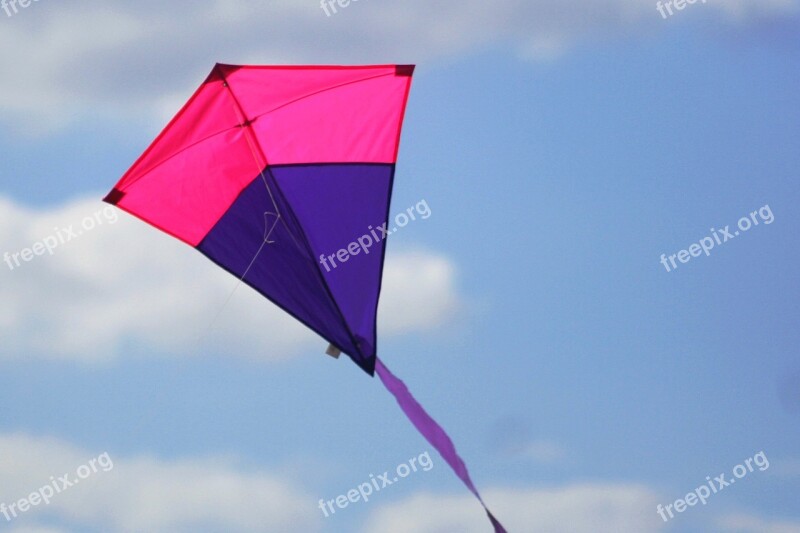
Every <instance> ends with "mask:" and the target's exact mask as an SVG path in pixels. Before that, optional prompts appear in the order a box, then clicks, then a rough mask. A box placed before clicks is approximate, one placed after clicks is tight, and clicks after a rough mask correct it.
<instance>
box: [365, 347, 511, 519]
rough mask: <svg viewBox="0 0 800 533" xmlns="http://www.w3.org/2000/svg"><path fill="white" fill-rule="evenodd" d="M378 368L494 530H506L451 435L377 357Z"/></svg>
mask: <svg viewBox="0 0 800 533" xmlns="http://www.w3.org/2000/svg"><path fill="white" fill-rule="evenodd" d="M375 371H376V372H377V373H378V376H379V377H380V378H381V381H382V382H383V385H384V386H385V387H386V388H387V389H388V390H389V392H391V393H392V395H393V396H394V397H395V399H396V400H397V403H398V404H399V405H400V408H401V409H402V410H403V412H404V413H405V414H406V416H407V417H408V419H409V420H411V423H412V424H414V427H416V428H417V431H419V432H420V433H421V434H422V436H423V437H425V438H426V439H427V441H428V442H430V443H431V445H432V446H433V447H434V448H436V450H437V451H438V452H439V454H440V455H441V456H442V457H443V458H444V460H445V461H447V464H449V465H450V468H452V469H453V471H454V472H455V473H456V475H457V476H458V477H459V479H461V481H463V482H464V485H466V486H467V488H468V489H469V490H470V492H472V494H474V495H475V497H476V498H478V501H479V502H481V505H482V506H483V508H484V509H485V510H486V514H487V515H488V516H489V520H490V521H491V522H492V525H493V526H494V531H495V533H507V532H506V530H505V528H504V527H503V526H502V525H501V524H500V522H499V521H498V520H497V519H496V518H495V517H494V515H493V514H492V512H491V511H489V508H488V507H486V504H485V503H483V499H482V498H481V495H480V494H478V489H476V488H475V485H474V484H473V483H472V479H470V477H469V472H468V471H467V466H466V465H465V464H464V461H463V460H462V459H461V457H459V455H458V452H457V451H456V447H455V446H454V445H453V441H452V440H450V437H449V436H448V435H447V433H446V432H445V431H444V430H443V429H442V427H441V426H440V425H439V424H437V423H436V421H435V420H434V419H433V418H431V417H430V415H429V414H428V413H427V412H425V409H423V407H422V406H421V405H420V404H419V402H417V400H416V399H414V396H412V395H411V393H410V392H409V391H408V387H406V384H405V383H403V382H402V381H401V380H400V379H398V378H396V377H395V376H394V374H392V373H391V372H390V371H389V369H388V368H386V366H385V365H384V364H383V362H382V361H381V360H380V359H377V358H376V361H375Z"/></svg>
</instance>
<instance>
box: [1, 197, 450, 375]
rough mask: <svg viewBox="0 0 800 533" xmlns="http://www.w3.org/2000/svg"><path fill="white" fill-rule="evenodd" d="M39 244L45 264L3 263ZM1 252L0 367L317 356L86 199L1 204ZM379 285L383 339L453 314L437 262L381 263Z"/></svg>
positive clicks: (171, 242) (191, 260)
mask: <svg viewBox="0 0 800 533" xmlns="http://www.w3.org/2000/svg"><path fill="white" fill-rule="evenodd" d="M87 219H88V220H89V221H92V220H93V222H92V224H86V223H85V222H86V221H87ZM115 220H116V221H115ZM89 226H93V227H91V229H86V228H87V227H89ZM65 237H66V238H65ZM48 239H49V242H50V243H52V242H58V246H57V247H55V248H53V249H52V251H53V254H52V255H51V254H50V253H49V252H48V251H47V250H45V251H44V252H43V254H42V255H39V256H33V257H32V259H31V260H30V261H29V262H25V261H24V258H23V257H22V255H17V256H16V257H14V254H20V251H21V250H23V249H25V248H32V247H33V245H34V243H36V242H43V241H45V242H46V241H47V240H48ZM62 240H63V241H64V242H63V243H61V241H62ZM0 243H2V247H3V249H2V250H0V254H5V253H8V254H9V256H7V257H3V259H4V261H3V263H0V301H2V302H3V305H2V306H0V335H2V337H3V350H2V355H0V357H7V358H14V357H17V358H19V357H39V358H50V359H53V358H60V359H72V360H82V361H103V360H109V359H113V358H114V357H116V356H118V355H119V354H120V353H122V352H123V351H125V353H129V352H128V351H126V350H128V349H133V351H134V352H138V353H150V352H153V353H155V354H161V355H191V354H196V353H209V352H211V353H226V354H228V353H237V354H243V355H245V356H248V354H249V356H250V357H255V358H264V359H267V360H281V359H286V358H288V357H292V356H295V355H297V354H299V353H301V352H302V351H303V350H308V349H311V350H316V351H320V350H322V349H324V345H325V343H324V342H323V341H322V340H321V339H320V338H319V337H317V335H316V334H314V333H312V332H311V331H310V330H308V329H307V328H306V327H305V326H303V325H301V324H300V323H299V322H297V321H296V320H294V319H293V318H291V317H290V316H289V315H287V314H286V313H284V312H283V311H281V310H280V309H278V308H277V307H276V306H275V305H273V304H272V303H271V302H269V301H267V300H266V299H265V298H263V297H262V296H261V295H259V294H258V293H256V292H255V291H254V290H252V289H250V288H249V287H247V286H245V285H239V284H238V283H237V280H236V279H235V278H234V277H232V276H230V275H229V274H227V273H225V272H224V271H222V269H220V268H218V267H217V266H216V265H214V264H213V263H211V262H210V261H208V260H207V259H206V258H205V257H203V256H202V255H201V254H199V253H198V252H196V251H194V250H192V249H190V248H189V247H188V246H186V245H184V244H182V243H180V242H178V241H176V240H175V239H173V238H171V237H168V236H166V235H164V234H162V233H161V232H159V231H156V230H155V229H153V228H151V227H150V226H148V225H147V224H145V223H143V222H141V221H139V220H136V219H134V218H133V217H131V216H129V215H127V214H125V213H122V212H120V211H117V210H115V209H114V208H112V207H110V206H105V205H104V204H102V203H101V202H99V201H97V200H94V199H81V200H76V201H74V202H71V203H69V204H67V205H64V206H62V207H59V208H57V209H53V210H50V211H32V210H29V209H27V208H24V207H22V206H19V205H17V204H15V203H14V202H12V201H10V200H7V199H3V198H0ZM390 249H391V245H390ZM38 251H39V252H42V248H41V247H39V250H38ZM28 257H31V256H30V255H28ZM17 263H19V266H17ZM12 268H13V270H12ZM384 276H385V282H384V293H383V296H382V300H381V309H380V315H379V316H381V317H382V319H381V324H380V333H381V334H382V335H385V334H388V335H397V334H403V333H408V332H421V331H429V330H433V329H435V328H437V327H439V326H441V325H442V324H443V323H445V322H447V321H448V320H450V318H451V317H452V315H453V314H454V313H455V312H456V311H457V310H458V308H459V306H460V303H459V302H460V297H459V295H458V294H457V290H456V288H455V267H454V265H453V264H452V262H451V261H450V260H449V259H447V258H446V257H443V256H441V255H437V254H433V253H428V252H423V251H412V252H407V253H395V254H390V256H389V258H388V260H387V264H386V269H385V273H384ZM234 289H236V290H235V292H234ZM231 294H233V296H232V298H231V299H230V301H229V302H228V303H227V304H226V301H227V299H228V297H229V296H231Z"/></svg>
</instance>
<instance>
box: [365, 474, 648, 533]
mask: <svg viewBox="0 0 800 533" xmlns="http://www.w3.org/2000/svg"><path fill="white" fill-rule="evenodd" d="M483 495H484V497H485V498H484V499H485V501H486V503H487V505H488V506H489V508H490V509H492V512H493V513H494V514H495V515H496V516H497V518H498V519H499V520H500V521H501V522H502V523H503V525H504V526H505V527H506V528H507V529H508V530H509V531H518V532H520V533H524V532H534V531H547V532H548V533H651V532H655V531H660V530H661V527H662V525H663V524H662V523H660V522H661V520H660V519H658V515H656V513H655V508H656V504H657V500H656V496H655V494H654V493H653V491H651V490H650V489H648V488H647V487H644V486H640V485H632V484H631V485H627V484H584V485H572V486H567V487H564V488H558V489H495V490H486V491H484V494H483ZM487 524H488V520H487V518H486V516H485V515H484V513H483V509H482V508H481V507H480V505H479V504H478V503H477V502H476V501H475V499H474V498H472V496H470V495H469V494H465V495H461V496H448V497H445V496H437V495H433V494H419V495H417V496H414V497H412V498H410V499H408V500H405V501H403V502H401V503H398V504H393V505H387V506H385V507H383V508H381V509H379V510H377V511H375V512H374V513H373V515H372V516H371V517H370V518H369V520H368V521H367V523H366V524H365V527H364V528H363V530H364V531H365V532H371V531H381V532H382V533H405V532H408V531H414V533H441V532H444V531H448V532H449V531H458V532H459V533H484V532H485V531H487V529H488V526H487Z"/></svg>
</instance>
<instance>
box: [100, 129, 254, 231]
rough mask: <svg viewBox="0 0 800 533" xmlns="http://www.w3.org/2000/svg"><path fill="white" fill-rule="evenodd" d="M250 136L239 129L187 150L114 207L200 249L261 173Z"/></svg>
mask: <svg viewBox="0 0 800 533" xmlns="http://www.w3.org/2000/svg"><path fill="white" fill-rule="evenodd" d="M245 135H246V133H245V130H244V129H242V128H238V127H237V128H236V129H233V130H228V131H226V132H225V133H222V134H220V135H216V136H214V137H211V138H209V139H207V140H205V141H203V142H201V143H198V144H195V145H193V146H192V147H190V148H187V149H185V150H184V151H182V152H180V153H179V154H178V155H175V156H174V157H171V158H169V159H167V160H166V161H164V162H163V163H162V164H161V165H159V166H158V167H156V168H155V169H154V170H152V171H150V172H149V173H147V175H146V176H144V178H143V179H140V180H139V181H136V182H134V183H132V184H131V185H130V186H128V188H127V189H125V188H123V189H121V192H122V193H124V194H123V195H122V196H121V198H119V199H117V201H116V202H112V203H116V205H118V206H119V207H120V208H122V209H124V210H125V211H128V212H129V213H131V214H133V215H136V216H137V217H139V218H141V219H143V220H144V221H146V222H148V223H150V224H152V225H153V226H156V227H157V228H159V229H161V230H163V231H165V232H167V233H169V234H170V235H173V236H174V237H176V238H178V239H180V240H182V241H184V242H186V243H187V244H190V245H191V246H197V245H198V244H199V243H200V241H202V240H203V238H204V237H205V236H206V234H207V233H208V232H209V231H210V230H211V228H212V227H213V226H214V224H216V223H217V221H218V220H219V219H220V218H221V217H222V215H223V214H224V213H225V211H227V210H228V208H229V207H230V206H231V204H233V202H234V200H236V197H237V196H238V195H239V193H240V192H241V191H242V189H244V188H245V187H246V186H247V185H248V184H250V183H251V182H252V181H253V179H255V178H256V177H257V176H258V175H259V173H260V171H261V169H260V168H259V167H258V165H257V164H256V159H255V158H254V154H253V152H252V150H251V148H250V145H249V144H248V142H247V139H246V138H245ZM119 190H120V188H119V186H117V188H116V189H115V191H119ZM112 194H116V192H115V193H112Z"/></svg>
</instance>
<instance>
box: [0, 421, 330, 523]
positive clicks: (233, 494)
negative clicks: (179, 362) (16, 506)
mask: <svg viewBox="0 0 800 533" xmlns="http://www.w3.org/2000/svg"><path fill="white" fill-rule="evenodd" d="M102 453H104V452H103V451H87V450H81V449H78V448H76V447H74V446H71V445H69V444H66V443H63V442H60V441H58V440H54V439H45V438H34V437H30V436H27V435H0V457H2V458H3V460H2V461H0V479H2V480H3V482H2V484H0V502H5V503H6V504H7V505H8V504H11V503H13V502H18V501H19V500H20V499H21V498H27V497H28V495H29V494H31V493H32V492H33V491H37V490H38V489H39V488H41V487H44V486H45V485H48V484H49V483H52V481H51V477H55V478H60V477H61V476H63V475H64V474H69V479H68V480H69V481H74V480H76V479H77V478H78V476H77V473H78V468H79V467H81V466H82V465H88V464H89V461H90V460H91V459H93V458H96V457H98V456H100V455H101V454H102ZM109 457H110V458H111V460H112V461H113V468H112V469H108V465H109V463H107V462H101V463H100V465H101V466H104V467H106V468H101V467H98V471H97V472H96V473H93V474H91V475H90V476H89V477H86V478H85V479H83V480H80V482H79V484H76V485H74V486H72V487H69V488H67V489H66V490H63V491H62V492H60V493H57V494H55V495H54V496H53V497H52V499H51V501H50V504H49V505H42V504H40V505H38V506H36V507H32V508H31V509H30V510H29V511H27V512H26V513H24V514H22V515H20V516H19V517H18V518H16V519H13V525H18V529H16V530H15V532H14V533H57V532H59V531H61V530H60V529H55V528H47V527H38V526H37V522H42V521H43V520H44V519H48V523H49V522H52V521H53V520H55V522H57V523H58V524H63V525H64V526H65V527H68V528H69V530H70V531H77V530H82V529H85V528H88V527H91V528H96V529H99V530H102V531H112V532H116V531H120V532H121V531H151V532H154V533H158V532H170V533H180V532H184V531H186V532H189V531H192V532H194V531H198V532H202V531H209V532H212V531H231V532H256V531H258V532H271V531H274V532H283V531H290V530H294V531H298V530H299V531H317V530H319V529H320V519H319V518H318V517H317V516H316V515H314V512H313V510H314V509H315V508H316V507H315V505H316V500H315V498H314V497H313V496H312V495H308V494H304V493H303V492H302V491H301V490H299V489H298V488H297V487H296V486H295V485H294V484H293V483H290V482H287V481H285V480H282V479H278V478H276V477H274V476H272V475H270V474H267V473H263V472H259V471H257V470H254V469H253V468H252V467H246V466H244V465H239V464H237V463H236V462H235V461H233V460H230V459H219V458H209V459H202V460H200V459H197V460H180V461H171V462H168V461H161V460H156V459H152V458H124V457H115V456H114V454H113V453H109ZM57 483H58V482H57ZM58 486H59V488H60V487H61V484H60V483H59V485H58ZM12 518H13V517H12ZM0 520H2V522H6V519H5V517H4V516H2V515H0Z"/></svg>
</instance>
